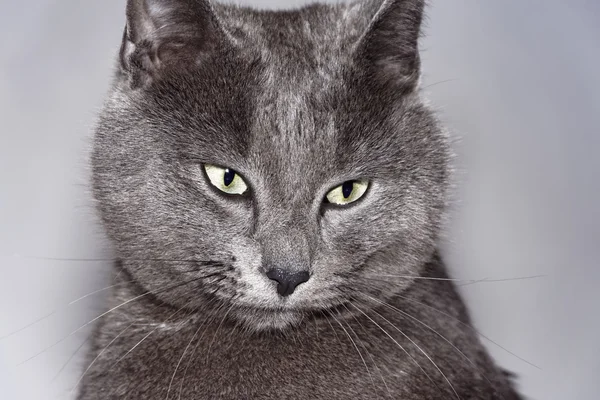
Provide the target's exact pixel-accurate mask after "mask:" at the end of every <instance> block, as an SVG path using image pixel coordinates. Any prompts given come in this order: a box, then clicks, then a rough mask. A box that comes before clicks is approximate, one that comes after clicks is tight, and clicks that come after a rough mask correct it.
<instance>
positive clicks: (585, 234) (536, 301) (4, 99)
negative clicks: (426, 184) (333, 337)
mask: <svg viewBox="0 0 600 400" xmlns="http://www.w3.org/2000/svg"><path fill="white" fill-rule="evenodd" d="M253 3H254V4H260V5H263V6H266V5H269V6H271V5H278V6H290V5H296V4H300V3H301V2H295V3H293V4H292V3H283V2H276V1H275V0H272V1H262V2H258V1H254V2H253ZM432 3H433V7H432V8H431V9H430V13H429V20H428V28H427V37H426V38H425V39H424V40H423V46H422V47H423V62H424V76H423V82H424V85H432V86H430V87H428V88H427V89H426V92H427V93H428V96H429V98H430V99H431V101H432V103H433V104H434V105H435V106H436V108H437V109H438V110H439V112H440V115H441V117H442V118H443V120H444V121H446V123H447V125H448V126H449V127H450V128H451V129H452V130H453V132H455V133H456V134H457V135H460V136H461V137H462V140H461V141H460V142H459V143H457V145H456V149H457V152H458V155H459V159H458V160H459V172H460V179H461V180H462V181H463V184H461V185H459V186H458V187H457V191H456V192H457V196H456V197H457V199H458V200H460V201H458V202H457V203H456V206H455V208H454V212H453V220H452V221H453V222H452V223H451V224H450V227H449V231H448V235H447V237H448V238H447V240H446V245H445V247H446V249H447V257H448V260H449V261H450V264H451V269H452V272H453V274H454V276H455V277H456V278H463V279H483V278H490V279H493V278H496V279H499V278H517V277H524V276H529V275H538V274H544V275H545V277H542V278H537V279H526V280H514V281H506V282H483V283H478V284H472V285H466V286H461V290H462V292H463V294H464V296H465V298H466V300H467V302H468V304H469V306H470V308H471V310H472V312H473V316H474V319H475V322H476V324H477V326H478V328H479V329H480V331H481V332H483V333H485V334H486V335H487V336H488V337H490V338H492V339H493V340H494V341H495V342H497V343H498V344H500V345H502V346H503V347H504V348H506V349H508V350H510V351H511V352H513V353H514V354H516V355H518V356H519V357H521V358H523V359H525V360H527V361H529V362H531V363H534V364H536V365H538V366H539V367H540V368H541V369H537V368H534V367H532V366H530V365H529V364H527V363H526V362H524V361H522V360H520V359H519V358H517V357H515V356H513V355H510V354H509V353H507V352H506V351H504V350H502V349H501V348H499V347H498V346H496V345H494V344H492V343H489V342H486V343H487V344H488V345H489V349H490V351H491V352H492V354H493V355H494V356H495V357H496V358H497V360H498V361H499V362H500V363H501V364H502V365H504V366H506V367H508V368H510V369H511V370H513V371H515V372H517V373H518V374H519V375H520V380H519V382H520V387H521V389H522V391H523V393H525V394H527V395H528V396H530V397H531V398H534V399H578V400H579V399H583V400H586V399H598V398H600V379H598V378H599V376H600V345H599V344H598V342H597V341H598V338H599V337H600V317H599V314H600V313H599V311H598V308H599V307H598V306H600V294H599V291H598V289H597V286H598V284H600V269H599V268H598V261H597V260H598V258H597V257H596V255H595V250H596V248H597V247H598V245H599V244H600V243H599V238H600V235H599V233H600V212H599V211H598V204H600V185H599V179H598V177H597V172H598V171H599V167H600V158H599V157H598V156H597V152H598V150H599V149H600V146H599V145H600V139H599V135H598V130H599V128H598V127H599V126H600V96H599V93H600V78H599V76H600V75H599V74H598V72H597V71H598V64H599V62H600V3H599V2H597V1H595V0H590V1H583V0H581V1H574V0H569V1H568V2H567V1H560V0H552V1H541V0H540V1H533V0H531V1H523V0H510V1H508V0H503V1H481V0H470V1H469V0H460V1H459V0H453V1H448V0H437V1H432ZM0 9H1V10H2V12H0V37H1V39H0V266H1V268H2V274H1V278H0V338H2V339H0V391H1V392H2V395H1V397H2V398H3V399H65V398H68V394H69V388H70V387H71V386H72V385H73V384H74V382H75V381H76V380H77V377H78V371H80V369H81V367H82V366H83V360H82V359H81V354H82V352H81V351H80V352H79V353H77V354H76V355H75V357H74V358H73V359H72V360H70V362H69V363H68V364H66V367H64V369H62V368H63V366H64V365H65V363H67V361H69V358H70V357H71V355H72V354H73V353H74V351H75V350H76V349H77V348H78V347H79V346H80V345H81V344H82V343H84V340H85V339H86V335H87V333H88V332H89V330H88V329H87V328H88V327H86V329H82V330H81V331H79V332H77V333H75V334H72V335H70V336H67V335H69V333H70V332H72V331H74V330H75V329H77V328H78V327H79V326H81V325H82V324H84V323H85V322H86V321H89V320H90V319H91V318H93V317H94V316H95V315H97V314H98V313H99V311H101V310H102V299H103V294H104V293H105V292H100V293H97V294H95V295H92V296H89V297H87V298H85V299H84V300H81V301H79V302H77V303H74V304H72V305H68V303H69V302H70V301H72V300H73V299H77V298H79V297H80V296H82V295H84V294H86V293H89V292H91V291H94V290H97V289H99V288H102V287H103V286H104V285H105V272H106V269H107V265H108V263H107V262H103V261H89V260H87V261H84V260H76V259H77V258H82V259H93V258H99V257H100V258H103V257H109V256H110V247H109V246H108V244H107V242H106V240H105V239H104V238H103V236H102V232H101V229H100V227H99V226H98V224H97V221H96V220H95V217H94V213H93V205H92V203H91V201H90V199H89V196H88V193H87V189H86V180H87V171H86V157H87V151H88V145H89V137H90V132H91V131H92V128H93V124H94V121H95V115H96V112H97V110H98V108H99V107H100V106H101V102H102V99H103V96H104V94H105V92H106V88H107V86H108V81H109V76H110V73H111V67H112V60H113V58H114V55H115V51H116V49H117V46H118V45H119V42H120V36H121V32H122V27H123V23H124V18H123V15H124V1H123V0H120V1H110V2H108V1H102V2H101V1H94V2H91V1H85V2H84V1H79V0H61V1H50V0H30V1H27V2H16V1H10V2H9V1H7V0H3V2H2V4H1V7H0ZM438 82H441V83H438ZM51 258H58V259H59V260H53V259H51ZM66 258H69V259H71V260H66ZM53 310H57V311H56V312H55V313H54V314H52V315H51V316H50V317H48V318H46V319H44V320H42V321H41V322H39V323H37V324H36V325H33V326H30V327H28V328H26V329H24V330H22V331H19V332H17V333H13V332H14V331H15V330H17V329H19V328H23V327H25V326H27V324H29V323H31V322H32V321H35V320H36V319H37V318H39V317H41V316H44V315H47V314H48V313H50V312H52V311H53ZM11 333H13V334H12V335H10V336H8V337H5V336H6V335H9V334H11ZM65 336H67V337H66V339H64V340H63V341H62V342H60V343H59V344H58V345H55V346H53V347H51V348H49V349H47V350H45V351H43V352H42V353H41V354H40V355H38V356H36V357H35V358H32V359H30V360H29V361H27V362H26V363H24V364H21V365H18V364H19V363H21V362H22V361H24V360H26V359H28V358H30V357H32V356H34V355H35V354H37V353H39V352H41V351H42V350H44V349H46V348H48V347H49V346H52V345H53V344H54V343H56V342H57V341H59V340H61V339H62V338H65ZM61 369H62V370H61ZM59 372H60V373H59Z"/></svg>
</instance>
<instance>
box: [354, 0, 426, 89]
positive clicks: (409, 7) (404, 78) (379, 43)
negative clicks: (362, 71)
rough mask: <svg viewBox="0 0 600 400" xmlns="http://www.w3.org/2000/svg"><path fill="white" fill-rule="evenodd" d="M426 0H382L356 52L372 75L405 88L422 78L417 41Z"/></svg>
mask: <svg viewBox="0 0 600 400" xmlns="http://www.w3.org/2000/svg"><path fill="white" fill-rule="evenodd" d="M424 3H425V1H424V0H383V1H378V2H377V3H375V4H374V7H377V6H378V8H376V10H377V11H375V13H374V15H373V17H372V19H371V22H370V24H369V26H368V28H367V30H366V31H365V32H364V34H363V36H362V37H361V39H360V41H359V42H358V43H357V48H356V51H357V56H359V57H360V58H361V59H362V60H364V61H366V62H367V64H368V65H367V68H368V69H369V70H371V71H372V73H373V76H375V77H377V78H379V79H381V80H383V81H384V82H385V83H386V84H395V85H398V87H399V88H402V89H403V90H407V91H412V90H414V89H415V88H416V87H417V85H418V82H419V76H420V65H421V63H420V58H419V47H418V41H419V36H420V32H421V22H422V20H423V9H424Z"/></svg>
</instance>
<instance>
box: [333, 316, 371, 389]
mask: <svg viewBox="0 0 600 400" xmlns="http://www.w3.org/2000/svg"><path fill="white" fill-rule="evenodd" d="M327 312H328V314H329V315H331V317H332V318H333V319H334V320H335V322H337V323H338V325H339V326H340V327H341V328H342V330H343V331H344V332H345V333H346V336H348V339H350V341H351V342H352V345H353V346H354V348H355V349H356V352H357V353H358V355H359V356H360V359H361V360H362V363H363V364H364V366H365V369H366V370H367V373H368V374H369V377H370V378H371V383H373V386H375V383H374V381H373V376H372V375H371V371H370V370H369V367H368V366H367V362H366V361H365V358H364V357H363V355H362V353H361V352H360V350H359V349H358V346H357V345H356V343H355V342H354V339H352V336H350V334H349V333H348V331H347V330H346V328H344V325H342V323H341V322H340V321H339V320H338V319H337V318H336V317H335V315H333V313H331V312H329V311H327Z"/></svg>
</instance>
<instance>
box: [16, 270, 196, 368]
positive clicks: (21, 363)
mask: <svg viewBox="0 0 600 400" xmlns="http://www.w3.org/2000/svg"><path fill="white" fill-rule="evenodd" d="M200 279H202V277H198V278H194V279H192V280H189V281H185V282H183V283H178V284H177V285H173V286H171V287H168V288H165V289H161V290H157V291H154V292H153V291H147V292H145V293H143V294H140V295H138V296H136V297H133V298H131V299H129V300H127V301H124V302H123V303H121V304H119V305H117V306H115V307H113V308H111V309H110V310H108V311H106V312H103V313H102V314H100V315H98V316H97V317H95V318H93V319H92V320H90V321H88V322H86V323H85V324H83V325H81V326H80V327H79V328H77V329H75V330H74V331H73V332H71V333H69V334H68V335H67V336H65V337H63V338H62V339H60V340H58V341H57V342H55V343H53V344H52V345H50V346H48V347H46V348H45V349H43V350H42V351H40V352H38V353H36V354H34V355H33V356H31V357H29V358H28V359H26V360H24V361H21V362H20V363H19V364H17V367H18V366H21V365H23V364H25V363H26V362H28V361H30V360H33V359H34V358H36V357H38V356H40V355H41V354H43V353H45V352H46V351H48V350H50V349H52V348H53V347H55V346H57V345H59V344H60V343H62V342H64V341H65V340H67V339H68V338H70V337H71V336H73V335H74V334H76V333H77V332H79V331H81V330H82V329H83V328H85V327H86V326H88V325H90V324H92V323H94V322H96V321H97V320H99V319H100V318H102V317H104V316H105V315H108V314H110V313H111V312H113V311H115V310H117V309H119V308H121V307H123V306H125V305H127V304H129V303H131V302H133V301H136V300H139V299H141V298H143V297H146V296H148V295H152V294H158V293H162V292H165V291H167V290H171V289H175V288H178V287H180V286H183V285H187V284H188V283H192V282H195V281H198V280H200Z"/></svg>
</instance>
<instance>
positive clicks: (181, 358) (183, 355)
mask: <svg viewBox="0 0 600 400" xmlns="http://www.w3.org/2000/svg"><path fill="white" fill-rule="evenodd" d="M232 307H233V306H232ZM230 309H231V308H230ZM205 322H206V320H205ZM203 326H204V322H203V323H202V324H200V326H199V327H198V329H196V332H194V335H193V336H192V338H191V339H190V341H189V343H188V344H187V346H186V347H185V349H184V350H183V353H182V354H181V357H180V358H179V361H178V362H177V365H176V366H175V371H174V372H173V376H171V381H170V382H169V387H168V388H167V397H166V400H168V399H169V394H170V393H171V387H172V386H173V381H174V380H175V376H176V375H177V370H178V369H179V366H180V365H181V362H182V361H183V358H184V357H185V354H186V353H187V351H188V349H189V347H190V346H191V344H192V343H193V342H194V339H196V336H198V332H200V329H202V327H203ZM202 335H204V333H203V334H202ZM194 349H195V348H194Z"/></svg>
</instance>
